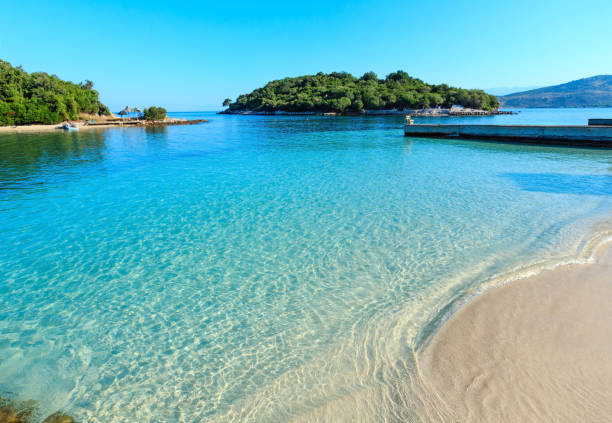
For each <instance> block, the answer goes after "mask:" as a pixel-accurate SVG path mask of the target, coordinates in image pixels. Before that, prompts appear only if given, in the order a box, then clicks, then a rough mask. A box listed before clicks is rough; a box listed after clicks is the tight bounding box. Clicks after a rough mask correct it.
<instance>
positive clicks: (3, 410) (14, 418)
mask: <svg viewBox="0 0 612 423" xmlns="http://www.w3.org/2000/svg"><path fill="white" fill-rule="evenodd" d="M36 405H37V404H36V402H35V401H23V402H21V403H14V402H12V401H7V400H5V399H4V398H2V397H0V423H27V422H28V421H29V420H30V418H31V417H32V416H33V415H34V414H35V412H36Z"/></svg>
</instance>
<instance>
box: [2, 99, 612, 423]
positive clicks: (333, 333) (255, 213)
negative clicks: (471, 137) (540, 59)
mask: <svg viewBox="0 0 612 423" xmlns="http://www.w3.org/2000/svg"><path fill="white" fill-rule="evenodd" d="M178 115H179V116H187V117H202V115H203V114H201V113H182V114H181V113H179V114H178ZM611 115H612V111H611V110H610V109H596V110H585V109H581V110H569V111H567V110H566V111H555V110H552V111H551V110H548V111H546V110H545V111H542V110H534V111H528V110H527V111H522V112H521V113H520V114H519V115H516V116H500V117H496V118H476V119H469V120H464V121H463V122H474V121H476V122H479V121H480V122H495V123H513V122H516V123H522V124H525V123H540V122H541V123H574V124H582V123H584V122H585V120H586V118H588V117H596V116H611ZM204 116H208V117H209V118H210V119H211V122H210V123H208V124H202V125H197V126H176V127H168V128H156V129H142V128H129V129H107V130H95V131H81V132H79V133H49V134H22V135H0V240H1V245H0V390H2V391H10V392H13V393H15V395H17V396H18V398H22V399H36V400H38V401H39V402H40V404H41V408H42V409H43V411H46V412H52V411H55V410H57V409H60V408H61V409H64V410H66V411H68V412H70V413H72V414H73V415H75V416H76V417H78V418H80V419H82V420H83V421H93V422H96V421H99V422H108V421H125V422H128V421H130V422H133V421H142V422H145V421H155V422H159V421H168V422H170V421H185V422H196V421H231V420H236V421H245V420H247V421H258V422H269V421H287V420H291V419H296V420H299V419H304V420H315V419H320V418H321V419H322V418H324V417H325V418H329V419H331V420H350V419H353V418H358V417H362V418H366V417H368V416H369V417H373V420H377V421H380V420H383V419H387V420H388V421H394V420H397V421H401V420H405V419H413V418H418V417H419V416H420V417H422V416H423V413H424V411H423V410H426V409H427V407H429V406H430V404H429V401H430V400H431V398H429V397H428V396H427V394H424V393H423V389H422V386H421V385H422V381H420V380H419V375H418V371H417V365H416V357H417V356H418V352H419V349H420V347H421V346H422V345H423V343H424V342H426V340H427V339H428V336H429V335H431V333H432V332H433V331H434V330H435V328H436V327H437V326H438V325H439V324H440V322H442V321H443V320H444V319H445V318H446V317H448V314H449V310H452V309H453V305H454V304H457V303H458V302H460V300H461V299H462V298H463V299H464V298H465V297H466V296H467V295H469V293H471V292H475V291H476V290H477V289H478V287H480V286H482V284H483V283H486V282H487V281H489V280H491V278H493V277H498V276H500V275H511V274H513V272H517V271H518V270H519V269H521V268H524V267H525V266H530V265H539V264H542V263H555V262H559V261H562V260H567V259H571V258H575V257H578V256H580V255H581V254H583V250H584V248H585V246H586V245H588V242H589V240H590V239H591V238H592V237H593V236H594V232H597V231H598V232H599V233H604V232H605V231H606V230H608V229H609V228H610V226H609V225H608V223H607V218H608V217H609V216H611V211H612V173H611V170H612V151H610V150H594V149H580V148H562V147H538V146H527V145H512V144H497V143H487V142H474V141H456V140H452V141H449V140H432V139H417V138H406V137H404V136H403V133H402V127H401V124H402V119H403V118H402V117H401V116H396V117H346V118H345V117H338V118H325V117H255V116H248V117H247V116H217V115H214V114H204ZM425 413H429V412H428V411H425Z"/></svg>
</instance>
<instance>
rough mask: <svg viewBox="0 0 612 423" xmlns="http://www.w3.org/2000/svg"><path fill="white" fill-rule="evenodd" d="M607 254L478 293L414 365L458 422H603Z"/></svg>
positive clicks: (611, 263) (608, 376)
mask: <svg viewBox="0 0 612 423" xmlns="http://www.w3.org/2000/svg"><path fill="white" fill-rule="evenodd" d="M611 304H612V247H611V246H610V245H609V244H608V245H607V246H605V247H602V248H601V249H600V250H599V251H598V252H597V254H596V258H595V262H594V263H592V264H583V265H567V266H563V267H558V268H556V269H554V270H550V271H546V272H544V273H541V274H539V275H536V276H534V277H531V278H528V279H523V280H520V281H517V282H513V283H509V284H507V285H504V286H502V287H499V288H495V289H492V290H490V291H488V292H485V293H484V294H483V295H481V296H479V297H478V298H476V299H475V300H474V301H472V302H471V303H469V304H468V305H467V306H465V307H464V308H463V309H461V310H460V311H459V312H457V313H456V315H454V316H453V317H452V318H451V319H450V320H449V321H448V322H447V323H446V324H445V325H444V326H443V327H442V328H441V330H440V331H439V332H438V333H437V334H436V335H435V337H434V339H433V340H432V341H431V343H430V344H429V346H428V347H427V349H426V350H425V351H424V353H423V355H422V357H421V360H420V361H421V370H422V372H423V377H424V379H425V380H426V381H428V383H431V385H432V386H431V388H432V389H433V390H434V391H435V392H437V393H438V395H439V397H440V398H441V400H442V401H443V402H444V403H445V406H446V407H444V408H447V409H450V410H452V413H453V414H454V416H453V418H454V420H456V421H461V422H467V421H470V422H473V421H487V422H489V421H490V422H501V421H504V422H526V421H538V422H543V421H551V422H552V421H554V422H570V421H571V422H577V421H589V422H604V421H607V422H609V421H612V360H611V359H610V358H611V357H612V336H610V335H611V334H612V308H611V307H610V305H611Z"/></svg>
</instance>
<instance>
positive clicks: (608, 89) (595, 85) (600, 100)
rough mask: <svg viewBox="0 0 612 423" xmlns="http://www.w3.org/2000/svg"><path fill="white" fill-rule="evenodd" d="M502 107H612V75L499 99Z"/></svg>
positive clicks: (579, 80)
mask: <svg viewBox="0 0 612 423" xmlns="http://www.w3.org/2000/svg"><path fill="white" fill-rule="evenodd" d="M499 102H500V104H501V105H502V107H612V75H598V76H592V77H590V78H584V79H578V80H577V81H572V82H568V83H566V84H561V85H554V86H552V87H544V88H538V89H536V90H529V91H523V92H520V93H514V94H508V95H504V96H500V97H499Z"/></svg>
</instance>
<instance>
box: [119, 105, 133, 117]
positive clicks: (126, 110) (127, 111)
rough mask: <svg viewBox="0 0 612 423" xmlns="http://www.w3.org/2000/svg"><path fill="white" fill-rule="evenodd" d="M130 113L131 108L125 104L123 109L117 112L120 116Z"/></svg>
mask: <svg viewBox="0 0 612 423" xmlns="http://www.w3.org/2000/svg"><path fill="white" fill-rule="evenodd" d="M130 113H132V109H130V108H129V107H128V106H125V109H123V110H122V111H120V112H119V114H120V115H121V116H122V117H124V116H125V115H129V114H130Z"/></svg>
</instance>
